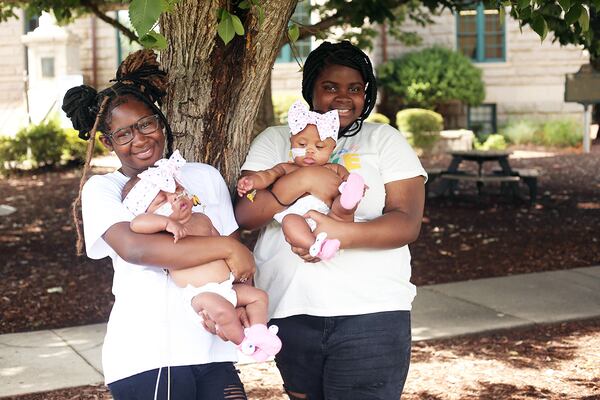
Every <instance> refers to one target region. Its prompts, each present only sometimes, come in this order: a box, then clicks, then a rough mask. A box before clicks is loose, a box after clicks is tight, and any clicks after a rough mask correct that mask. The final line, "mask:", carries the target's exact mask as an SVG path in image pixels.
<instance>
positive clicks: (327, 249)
mask: <svg viewBox="0 0 600 400" xmlns="http://www.w3.org/2000/svg"><path fill="white" fill-rule="evenodd" d="M288 124H289V127H290V131H291V136H290V143H291V158H292V160H291V161H290V162H287V163H281V164H277V165H275V166H274V167H273V168H271V169H268V170H264V171H256V172H251V173H248V174H247V175H244V176H243V177H241V178H240V179H239V180H238V183H237V192H238V195H239V196H244V195H247V196H248V198H249V199H250V200H252V195H253V193H254V192H253V190H255V189H266V188H268V187H269V186H271V185H272V184H273V183H274V182H275V181H276V180H277V179H278V178H280V177H281V176H283V175H287V174H290V173H292V172H294V171H297V170H298V169H299V168H303V167H312V168H328V169H330V170H332V171H334V172H335V173H336V174H338V175H339V176H340V178H341V179H342V180H343V182H342V185H341V186H340V187H339V189H338V191H336V192H335V193H331V195H330V196H329V197H328V198H323V199H319V198H317V197H315V196H313V195H312V194H307V195H305V196H304V197H301V198H299V199H298V200H296V202H294V203H293V204H283V203H281V202H280V201H279V199H277V197H275V199H276V200H277V202H279V203H280V204H281V205H283V206H286V207H287V208H286V209H285V210H283V211H282V212H280V213H278V214H275V215H274V216H273V218H274V219H275V220H276V221H278V222H279V223H281V225H282V229H283V231H284V233H285V236H286V238H287V239H288V240H289V241H290V244H291V245H292V246H294V247H301V248H305V249H309V253H310V255H311V256H313V257H318V258H320V259H321V260H328V259H330V258H332V257H334V256H335V254H336V252H337V251H338V249H339V247H340V241H339V240H337V239H332V238H328V237H327V233H326V232H320V233H319V234H317V235H315V234H314V233H313V232H314V230H315V229H316V222H315V221H314V220H312V219H311V218H306V219H305V218H304V214H306V213H307V212H308V211H310V210H316V211H319V212H321V213H323V214H329V215H332V216H333V217H334V218H336V219H338V220H342V221H354V211H355V210H356V207H357V206H358V203H359V202H360V200H361V199H362V197H363V195H364V192H365V189H366V186H365V183H364V180H363V178H362V177H361V176H360V175H358V174H355V173H349V172H348V170H347V169H346V168H345V167H344V166H343V165H340V164H331V163H329V157H330V156H331V153H332V152H333V150H334V149H335V146H336V143H337V137H338V131H339V128H340V121H339V115H338V112H337V110H332V111H329V112H327V113H325V114H319V113H317V112H314V111H310V110H309V109H308V108H307V107H306V106H305V105H304V104H303V103H302V102H301V101H299V100H298V101H296V102H295V103H294V104H292V106H291V107H290V109H289V112H288ZM340 193H341V194H340ZM273 195H274V194H273ZM274 196H275V195H274Z"/></svg>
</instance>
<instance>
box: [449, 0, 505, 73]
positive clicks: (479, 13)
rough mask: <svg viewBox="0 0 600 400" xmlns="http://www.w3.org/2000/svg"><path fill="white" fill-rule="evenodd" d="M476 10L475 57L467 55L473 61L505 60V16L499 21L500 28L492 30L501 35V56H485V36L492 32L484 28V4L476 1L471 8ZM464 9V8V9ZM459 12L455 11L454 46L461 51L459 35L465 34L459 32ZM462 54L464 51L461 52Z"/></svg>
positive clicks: (493, 61)
mask: <svg viewBox="0 0 600 400" xmlns="http://www.w3.org/2000/svg"><path fill="white" fill-rule="evenodd" d="M472 10H474V11H475V12H476V14H475V58H473V57H471V56H470V55H467V57H469V58H470V59H471V60H472V61H473V62H476V63H497V62H506V16H504V21H500V25H501V30H500V31H498V32H493V33H494V34H501V35H502V56H501V57H486V56H485V39H486V36H489V35H491V34H492V33H488V32H486V29H485V11H486V8H485V5H484V4H483V3H482V2H480V3H477V6H476V7H475V8H474V9H472ZM465 11H466V10H465ZM460 17H461V15H460V12H458V13H456V47H457V49H458V51H460V52H461V53H462V48H461V47H460V38H461V36H465V35H464V34H461V31H460ZM463 54H464V53H463Z"/></svg>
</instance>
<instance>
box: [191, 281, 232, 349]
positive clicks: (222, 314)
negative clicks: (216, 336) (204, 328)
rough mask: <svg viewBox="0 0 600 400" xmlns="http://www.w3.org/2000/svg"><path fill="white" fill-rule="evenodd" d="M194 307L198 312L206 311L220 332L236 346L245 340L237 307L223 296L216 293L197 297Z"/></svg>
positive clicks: (206, 293) (193, 302)
mask: <svg viewBox="0 0 600 400" xmlns="http://www.w3.org/2000/svg"><path fill="white" fill-rule="evenodd" d="M192 307H193V308H194V310H195V311H196V312H199V311H201V310H204V311H206V313H207V314H208V317H209V318H210V319H211V320H213V321H214V322H215V324H216V325H217V327H218V329H219V331H221V332H223V335H225V337H226V338H227V339H228V340H230V341H232V342H233V343H235V344H240V343H242V340H244V327H243V326H242V324H241V322H240V319H239V317H238V314H237V312H236V311H235V307H234V306H233V304H231V303H230V302H229V301H228V300H227V299H225V298H224V297H223V296H221V295H218V294H216V293H211V292H204V293H200V294H199V295H197V296H195V297H194V298H193V300H192Z"/></svg>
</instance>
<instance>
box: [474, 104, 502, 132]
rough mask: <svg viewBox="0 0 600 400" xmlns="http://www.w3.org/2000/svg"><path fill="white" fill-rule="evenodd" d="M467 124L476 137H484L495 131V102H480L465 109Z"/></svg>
mask: <svg viewBox="0 0 600 400" xmlns="http://www.w3.org/2000/svg"><path fill="white" fill-rule="evenodd" d="M467 124H468V126H469V129H470V130H472V131H473V133H475V135H477V137H478V138H482V137H486V136H487V135H491V134H492V133H496V132H497V125H496V104H481V105H478V106H475V107H471V106H469V108H468V111H467Z"/></svg>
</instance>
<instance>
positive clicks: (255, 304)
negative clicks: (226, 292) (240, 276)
mask: <svg viewBox="0 0 600 400" xmlns="http://www.w3.org/2000/svg"><path fill="white" fill-rule="evenodd" d="M233 290H235V293H236V294H237V305H238V306H246V314H247V315H248V320H249V321H250V325H256V324H264V325H266V324H267V321H268V320H269V316H268V308H269V297H268V296H267V293H266V292H265V291H264V290H260V289H259V288H255V287H254V286H250V285H244V284H239V283H236V284H234V285H233Z"/></svg>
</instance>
